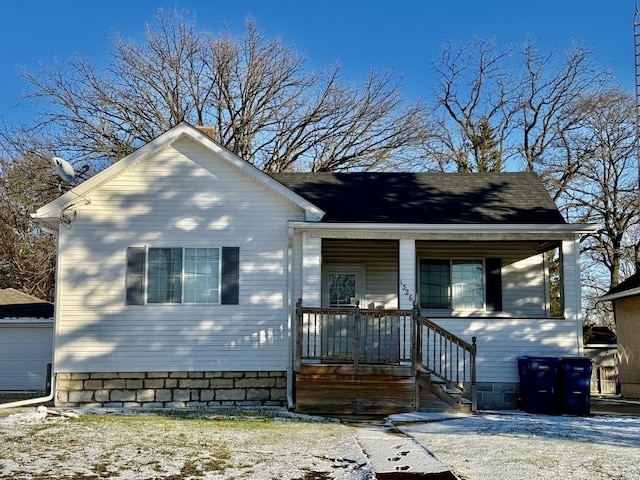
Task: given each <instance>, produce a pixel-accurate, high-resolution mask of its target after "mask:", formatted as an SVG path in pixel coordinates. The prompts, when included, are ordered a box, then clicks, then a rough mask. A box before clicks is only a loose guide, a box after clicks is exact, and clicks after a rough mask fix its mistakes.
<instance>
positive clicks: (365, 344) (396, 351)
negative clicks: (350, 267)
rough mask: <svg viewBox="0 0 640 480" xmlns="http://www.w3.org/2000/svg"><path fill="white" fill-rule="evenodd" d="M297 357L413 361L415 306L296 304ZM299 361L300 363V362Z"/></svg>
mask: <svg viewBox="0 0 640 480" xmlns="http://www.w3.org/2000/svg"><path fill="white" fill-rule="evenodd" d="M296 319H297V322H296V323H297V332H298V334H297V338H296V350H297V352H296V358H297V361H298V364H299V365H300V364H301V363H302V362H305V363H345V362H348V363H353V366H354V369H355V371H357V369H358V367H359V365H360V364H383V365H403V364H405V365H411V364H412V363H413V362H414V360H415V353H412V351H413V350H415V348H413V347H414V345H413V343H412V340H413V339H415V329H416V325H415V322H413V319H412V315H411V310H372V309H360V308H359V307H358V306H355V307H337V308H336V307H331V308H314V307H302V303H301V302H300V301H298V303H297V304H296ZM299 365H298V366H299Z"/></svg>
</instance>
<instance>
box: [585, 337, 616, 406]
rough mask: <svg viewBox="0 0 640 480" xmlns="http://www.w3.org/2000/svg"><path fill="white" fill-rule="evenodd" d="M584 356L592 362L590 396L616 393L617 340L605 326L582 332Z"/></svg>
mask: <svg viewBox="0 0 640 480" xmlns="http://www.w3.org/2000/svg"><path fill="white" fill-rule="evenodd" d="M584 356H585V357H587V358H590V359H591V360H592V361H593V369H592V374H591V384H590V387H591V394H592V395H615V394H617V393H618V340H617V338H616V334H615V333H614V332H613V331H612V330H611V329H610V328H609V327H605V326H600V325H596V326H592V327H588V328H585V331H584Z"/></svg>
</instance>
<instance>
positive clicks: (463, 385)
mask: <svg viewBox="0 0 640 480" xmlns="http://www.w3.org/2000/svg"><path fill="white" fill-rule="evenodd" d="M413 316H414V319H415V320H416V323H417V324H418V329H417V334H418V339H417V341H416V345H417V348H418V352H417V353H416V358H417V364H416V366H415V367H416V370H417V371H423V372H424V373H426V374H428V375H430V376H434V377H436V378H438V379H439V380H440V381H442V382H443V383H444V384H445V386H446V387H447V388H451V389H455V390H456V391H458V392H460V394H461V395H462V397H464V398H466V399H467V400H468V401H470V402H471V411H472V412H475V411H477V409H478V395H477V389H476V383H477V382H476V353H477V345H476V337H472V339H471V343H468V342H466V341H464V340H463V339H461V338H460V337H458V336H456V335H454V334H453V333H451V332H449V331H448V330H446V329H444V328H442V327H441V326H439V325H437V324H435V323H434V322H432V321H431V320H429V319H428V318H425V317H423V316H422V315H421V314H420V309H419V308H418V307H414V309H413Z"/></svg>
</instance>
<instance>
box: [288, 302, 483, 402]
mask: <svg viewBox="0 0 640 480" xmlns="http://www.w3.org/2000/svg"><path fill="white" fill-rule="evenodd" d="M296 331H297V335H296V363H297V369H298V370H300V368H301V366H302V364H303V363H305V364H309V363H342V364H344V363H350V364H352V365H353V369H354V372H357V371H358V368H359V367H360V365H362V364H382V365H405V366H410V367H412V369H413V371H414V372H416V373H421V374H426V375H429V376H435V377H437V378H438V379H440V380H441V381H442V382H443V383H444V384H445V385H446V386H447V387H449V388H455V389H456V390H458V391H459V392H461V394H462V395H463V396H464V397H466V398H468V400H469V401H470V402H471V408H472V411H476V409H477V394H476V339H475V337H473V339H472V343H468V342H466V341H464V340H462V339H461V338H459V337H457V336H456V335H454V334H452V333H451V332H448V331H447V330H445V329H444V328H442V327H440V326H439V325H437V324H435V323H434V322H432V321H431V320H429V319H427V318H425V317H423V316H422V315H421V313H420V309H419V308H418V307H414V308H413V309H412V310H400V309H395V310H378V309H360V308H359V307H358V306H357V305H356V306H355V307H337V308H336V307H331V308H317V307H303V306H302V299H299V300H298V302H297V303H296ZM416 395H417V393H416Z"/></svg>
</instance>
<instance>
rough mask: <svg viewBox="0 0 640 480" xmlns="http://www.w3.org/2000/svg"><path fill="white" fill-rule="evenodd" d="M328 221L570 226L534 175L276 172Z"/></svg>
mask: <svg viewBox="0 0 640 480" xmlns="http://www.w3.org/2000/svg"><path fill="white" fill-rule="evenodd" d="M271 176H272V177H273V178H274V179H276V180H277V181H278V182H280V183H282V184H283V185H285V186H286V187H287V188H289V189H291V190H292V191H294V192H295V193H297V194H298V195H300V196H301V197H303V198H305V199H307V200H308V201H310V202H312V203H313V204H315V205H317V206H318V207H319V208H321V209H322V210H324V211H325V212H326V215H325V217H324V218H323V219H322V221H323V222H337V223H359V222H365V223H407V224H411V223H414V224H416V223H419V224H483V223H484V224H487V223H490V224H566V222H565V221H564V219H563V218H562V215H561V214H560V212H559V211H558V209H557V207H556V205H555V204H554V203H553V200H552V199H551V197H550V196H549V194H548V192H547V191H546V189H545V187H544V185H543V184H542V181H541V180H540V179H539V178H538V176H537V175H536V174H534V173H529V172H524V173H505V172H501V173H374V172H354V173H277V174H276V173H274V174H271Z"/></svg>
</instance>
